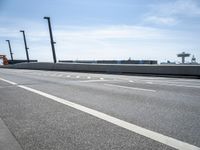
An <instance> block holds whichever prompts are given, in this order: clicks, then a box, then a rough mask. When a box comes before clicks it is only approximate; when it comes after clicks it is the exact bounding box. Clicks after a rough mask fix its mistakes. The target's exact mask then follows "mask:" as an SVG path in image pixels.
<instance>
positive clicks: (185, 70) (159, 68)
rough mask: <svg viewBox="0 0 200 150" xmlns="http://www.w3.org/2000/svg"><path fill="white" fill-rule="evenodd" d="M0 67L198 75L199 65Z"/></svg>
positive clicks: (65, 64)
mask: <svg viewBox="0 0 200 150" xmlns="http://www.w3.org/2000/svg"><path fill="white" fill-rule="evenodd" d="M1 68H14V69H33V70H56V71H77V72H103V73H126V74H152V75H174V76H196V77H200V65H133V64H81V63H56V64H54V63H20V64H14V65H6V66H1Z"/></svg>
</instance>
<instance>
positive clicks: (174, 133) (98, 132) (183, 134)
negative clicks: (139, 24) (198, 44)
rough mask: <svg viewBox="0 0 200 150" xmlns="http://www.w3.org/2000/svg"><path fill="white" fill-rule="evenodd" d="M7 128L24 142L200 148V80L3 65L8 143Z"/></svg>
mask: <svg viewBox="0 0 200 150" xmlns="http://www.w3.org/2000/svg"><path fill="white" fill-rule="evenodd" d="M1 122H2V123H1ZM5 126H6V127H5ZM1 128H2V131H3V129H5V130H6V131H7V130H8V131H9V132H10V133H9V137H11V136H13V137H12V140H11V141H10V143H15V144H16V145H17V146H19V145H20V147H21V149H23V150H49V149H52V150H64V149H68V150H74V149H77V150H79V149H81V150H87V149H88V150H89V149H99V150H103V149H105V150H107V149H119V150H123V149H124V150H128V149H130V150H132V149H166V150H168V149H200V148H199V147H200V80H198V79H183V78H167V77H142V76H126V75H109V74H91V73H75V72H57V71H38V70H15V69H0V149H2V147H3V145H4V147H5V145H6V144H5V142H4V143H3V141H5V139H4V140H2V139H3V136H2V135H3V134H2V132H1ZM6 128H7V129H6ZM4 138H5V137H4ZM13 139H15V142H13ZM8 143H9V142H8ZM7 145H8V144H7Z"/></svg>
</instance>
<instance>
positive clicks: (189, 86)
mask: <svg viewBox="0 0 200 150" xmlns="http://www.w3.org/2000/svg"><path fill="white" fill-rule="evenodd" d="M151 84H157V85H166V86H167V85H168V86H178V87H188V88H200V86H198V85H183V84H179V83H177V84H173V83H166V82H163V83H155V82H154V83H151Z"/></svg>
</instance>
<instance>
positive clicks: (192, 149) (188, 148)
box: [0, 78, 200, 150]
mask: <svg viewBox="0 0 200 150" xmlns="http://www.w3.org/2000/svg"><path fill="white" fill-rule="evenodd" d="M0 80H2V81H5V82H7V83H10V84H12V85H17V83H14V82H12V81H8V80H5V79H2V78H0ZM17 86H18V87H20V88H22V89H25V90H27V91H30V92H33V93H36V94H38V95H41V96H44V97H46V98H49V99H51V100H54V101H56V102H59V103H61V104H64V105H66V106H69V107H72V108H74V109H77V110H80V111H82V112H85V113H87V114H90V115H92V116H95V117H97V118H99V119H102V120H105V121H107V122H110V123H112V124H114V125H117V126H119V127H122V128H124V129H127V130H129V131H132V132H134V133H137V134H139V135H142V136H145V137H147V138H150V139H153V140H155V141H157V142H160V143H163V144H165V145H168V146H170V147H173V148H176V149H181V150H200V148H199V147H197V146H194V145H191V144H189V143H186V142H182V141H179V140H177V139H174V138H172V137H169V136H165V135H163V134H160V133H157V132H154V131H151V130H148V129H145V128H143V127H140V126H137V125H134V124H131V123H129V122H126V121H123V120H121V119H118V118H115V117H112V116H110V115H107V114H105V113H102V112H99V111H96V110H94V109H91V108H88V107H85V106H82V105H79V104H76V103H73V102H70V101H68V100H65V99H62V98H59V97H56V96H53V95H50V94H48V93H45V92H42V91H39V90H36V89H33V88H30V87H27V86H23V85H17Z"/></svg>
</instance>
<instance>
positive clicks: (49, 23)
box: [44, 17, 57, 63]
mask: <svg viewBox="0 0 200 150" xmlns="http://www.w3.org/2000/svg"><path fill="white" fill-rule="evenodd" d="M44 19H47V21H48V25H49V34H50V42H51V47H52V53H53V60H54V63H56V61H57V60H56V52H55V47H54V44H55V43H56V42H54V40H53V34H52V29H51V22H50V17H44Z"/></svg>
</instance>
